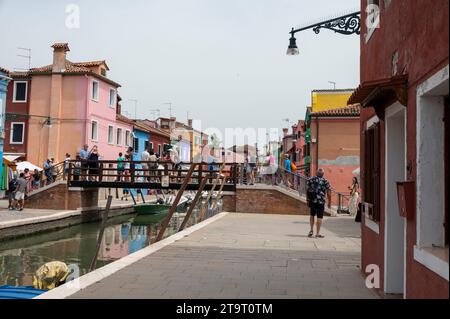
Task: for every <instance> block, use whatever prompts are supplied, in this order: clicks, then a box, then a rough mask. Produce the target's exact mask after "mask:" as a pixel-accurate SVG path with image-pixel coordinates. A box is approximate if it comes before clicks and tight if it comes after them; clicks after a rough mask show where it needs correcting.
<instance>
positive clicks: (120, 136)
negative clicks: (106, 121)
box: [116, 128, 122, 145]
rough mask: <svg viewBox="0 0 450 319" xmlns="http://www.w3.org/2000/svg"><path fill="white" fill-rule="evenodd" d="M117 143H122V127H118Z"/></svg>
mask: <svg viewBox="0 0 450 319" xmlns="http://www.w3.org/2000/svg"><path fill="white" fill-rule="evenodd" d="M116 141H117V145H122V129H121V128H118V129H117V137H116Z"/></svg>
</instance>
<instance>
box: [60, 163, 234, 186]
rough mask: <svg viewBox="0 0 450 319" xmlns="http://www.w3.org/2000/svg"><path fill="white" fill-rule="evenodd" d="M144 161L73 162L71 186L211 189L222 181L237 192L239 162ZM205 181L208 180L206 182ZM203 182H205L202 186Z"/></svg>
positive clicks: (68, 179)
mask: <svg viewBox="0 0 450 319" xmlns="http://www.w3.org/2000/svg"><path fill="white" fill-rule="evenodd" d="M152 165H154V163H152V162H142V161H123V162H119V161H103V160H102V161H84V160H83V161H70V162H69V169H68V177H67V183H68V186H69V187H83V188H125V189H126V188H134V189H153V190H156V189H167V190H181V189H183V190H200V189H201V190H205V191H210V190H213V189H214V188H215V185H217V184H218V183H219V179H220V180H221V188H222V190H223V191H235V190H236V184H237V181H238V165H239V164H236V163H180V164H178V165H175V164H173V163H172V162H167V161H164V162H158V163H157V167H152ZM203 180H204V183H202V181H203ZM202 184H203V185H202Z"/></svg>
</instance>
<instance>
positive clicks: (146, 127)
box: [134, 120, 170, 138]
mask: <svg viewBox="0 0 450 319" xmlns="http://www.w3.org/2000/svg"><path fill="white" fill-rule="evenodd" d="M134 123H135V124H136V126H137V127H138V128H139V129H142V130H144V131H145V132H149V133H150V134H152V133H153V134H157V135H162V136H165V137H167V138H170V135H169V133H168V132H167V131H164V130H161V129H158V128H154V127H151V126H150V125H148V124H146V123H145V121H143V120H136V121H134Z"/></svg>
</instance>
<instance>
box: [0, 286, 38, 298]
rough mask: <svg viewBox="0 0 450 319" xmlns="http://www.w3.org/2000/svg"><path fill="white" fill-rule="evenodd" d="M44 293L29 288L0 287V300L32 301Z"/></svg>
mask: <svg viewBox="0 0 450 319" xmlns="http://www.w3.org/2000/svg"><path fill="white" fill-rule="evenodd" d="M44 292H46V290H40V289H34V288H33V287H31V286H27V287H14V286H0V299H32V298H34V297H37V296H39V295H40V294H43V293H44Z"/></svg>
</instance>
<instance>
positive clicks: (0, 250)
mask: <svg viewBox="0 0 450 319" xmlns="http://www.w3.org/2000/svg"><path fill="white" fill-rule="evenodd" d="M220 206H221V205H218V209H217V210H216V212H218V211H219V209H220ZM209 207H211V205H209ZM198 211H199V209H198V208H195V209H194V212H193V215H192V218H191V219H190V221H189V223H188V226H190V225H192V224H195V223H196V222H197V214H198ZM216 212H214V213H216ZM214 213H213V212H212V211H211V210H210V209H208V211H207V214H206V215H207V217H208V216H211V215H213V214H214ZM184 216H185V209H182V210H180V211H178V212H177V213H176V214H175V215H174V216H173V218H172V219H171V221H170V223H169V227H168V229H167V231H166V233H165V236H164V237H167V236H170V235H171V234H173V233H175V232H176V231H177V230H178V228H179V227H180V225H181V223H182V221H183V218H184ZM99 227H100V223H88V224H80V225H75V226H70V227H66V228H63V229H60V230H54V231H50V232H44V233H38V234H34V235H30V236H27V237H21V238H17V239H12V240H8V241H6V242H0V286H1V285H12V286H29V285H32V283H33V275H34V273H35V272H36V270H37V269H38V268H39V267H40V266H42V265H43V264H44V263H46V262H49V261H54V260H58V261H62V262H65V263H66V264H76V265H77V266H78V267H79V269H80V275H83V274H86V273H87V272H88V270H89V266H90V263H91V261H92V258H93V256H94V254H95V249H96V244H97V236H98V233H99ZM159 230H160V224H154V223H153V224H147V223H145V224H139V223H138V222H136V215H127V216H119V217H113V218H111V219H109V220H108V222H107V226H106V228H105V232H104V234H103V240H102V244H101V247H100V251H99V255H98V259H97V268H99V267H102V266H104V265H106V264H108V263H110V262H112V261H114V260H117V259H120V258H122V257H125V256H127V255H129V254H132V253H134V252H136V251H138V250H140V249H142V248H144V247H146V246H148V245H149V244H151V243H153V242H154V241H155V239H156V236H157V234H158V232H159Z"/></svg>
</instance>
